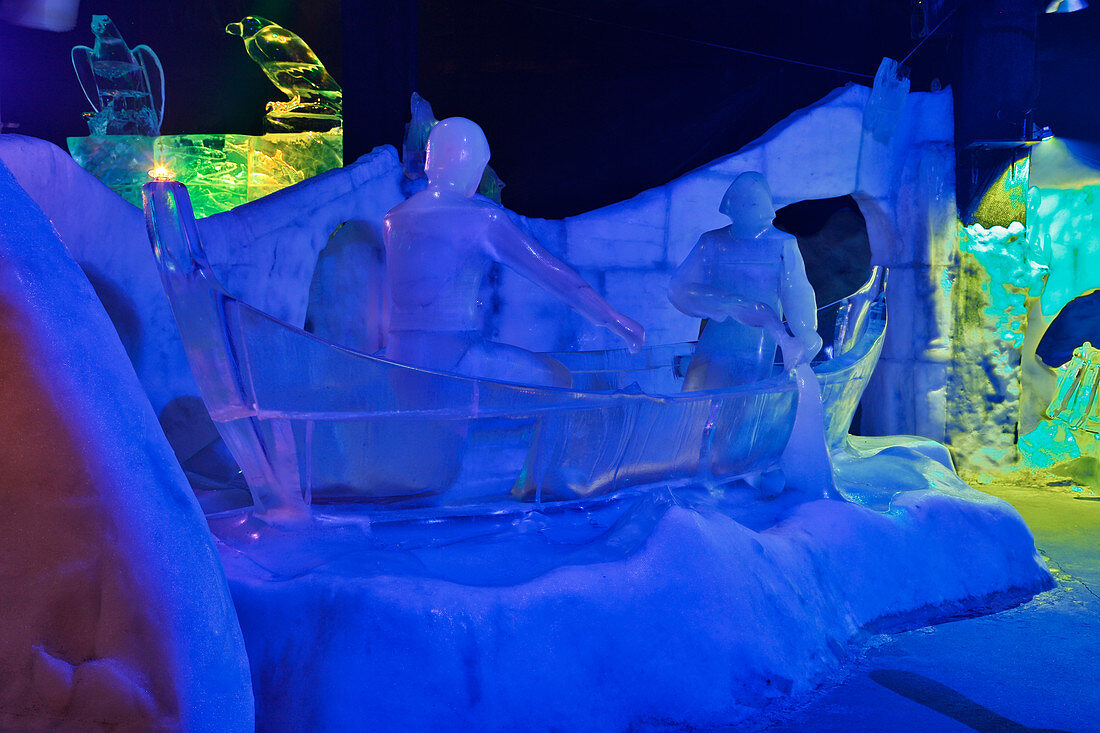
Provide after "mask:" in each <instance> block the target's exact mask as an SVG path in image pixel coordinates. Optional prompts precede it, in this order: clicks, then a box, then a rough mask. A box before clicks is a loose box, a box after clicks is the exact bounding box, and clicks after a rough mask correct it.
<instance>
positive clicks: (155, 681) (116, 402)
mask: <svg viewBox="0 0 1100 733" xmlns="http://www.w3.org/2000/svg"><path fill="white" fill-rule="evenodd" d="M4 137H7V136H4ZM62 178H63V177H62V176H58V177H57V178H56V179H55V183H56V184H61V183H62ZM115 200H116V201H117V197H116V199H115ZM118 203H119V204H120V205H123V204H121V202H120V201H119V202H118ZM85 205H87V204H86V202H85ZM0 212H3V215H2V216H0V261H2V262H3V263H4V265H3V267H0V371H2V372H3V375H4V389H2V390H0V421H2V422H3V423H4V424H5V425H9V426H17V427H16V429H13V430H11V431H8V432H6V433H5V437H4V440H3V441H0V486H2V488H3V492H4V500H5V509H4V512H3V513H2V515H0V537H2V538H3V543H4V548H3V552H0V606H2V607H3V609H4V623H3V624H2V625H0V728H4V729H5V730H28V729H42V730H45V729H55V728H56V727H58V726H60V727H61V728H64V729H72V730H92V729H107V728H109V727H114V726H118V727H119V728H121V729H132V730H159V729H185V730H209V731H214V730H225V731H245V730H252V728H253V721H252V717H253V714H252V694H251V682H250V677H249V668H248V661H247V658H246V653H245V649H244V644H243V641H242V639H241V635H240V629H239V627H238V624H237V618H236V614H235V612H234V609H233V605H232V603H231V600H230V598H229V594H228V591H227V588H226V585H225V576H224V575H223V573H222V569H221V565H220V563H219V562H218V557H217V553H216V551H215V549H214V543H213V542H212V541H211V538H210V535H209V532H208V530H207V526H206V522H205V521H204V519H203V516H202V514H201V512H200V510H199V507H198V504H197V503H196V502H195V499H194V496H193V495H192V493H191V490H190V488H189V487H188V485H187V481H186V479H185V478H184V476H183V473H182V472H181V471H180V469H179V465H178V464H177V463H176V460H175V457H174V456H173V455H172V450H171V448H170V447H169V446H168V443H167V442H166V441H165V439H164V435H163V433H161V431H160V429H159V428H158V426H157V419H156V416H155V415H154V413H153V411H152V409H151V408H150V406H149V401H148V399H146V397H145V395H144V393H143V391H142V388H141V385H140V384H139V383H138V380H137V378H136V376H135V374H134V371H133V368H132V367H131V365H130V362H129V360H128V359H127V357H126V353H125V351H124V350H123V348H122V344H121V343H120V342H119V338H118V336H117V335H116V333H115V329H114V328H113V327H112V324H111V322H110V320H108V318H107V315H106V314H105V313H104V311H103V308H102V306H101V305H100V302H99V300H98V298H97V297H96V294H95V293H94V292H93V291H92V288H91V287H90V285H89V283H88V281H87V279H86V278H85V277H84V275H83V274H82V272H81V270H80V268H79V267H78V266H77V264H76V262H74V261H73V259H72V257H71V256H70V255H69V254H68V253H67V252H66V249H65V246H64V245H63V244H62V242H61V241H60V240H59V239H58V236H57V233H56V230H55V228H54V226H52V225H51V222H50V221H49V220H47V219H46V217H45V216H44V215H43V212H42V210H41V209H40V208H39V207H38V206H36V205H35V203H34V202H33V201H32V199H31V198H30V197H29V196H28V195H27V193H26V192H25V191H24V190H23V189H22V188H21V187H20V186H19V185H18V184H17V183H16V181H15V179H14V177H13V176H12V174H11V172H10V171H9V170H8V168H7V167H6V166H5V165H3V164H0ZM134 213H135V214H136V211H135V212H134ZM139 222H140V220H139Z"/></svg>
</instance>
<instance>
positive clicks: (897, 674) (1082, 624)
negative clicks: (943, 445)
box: [748, 476, 1100, 733]
mask: <svg viewBox="0 0 1100 733" xmlns="http://www.w3.org/2000/svg"><path fill="white" fill-rule="evenodd" d="M973 483H974V485H975V486H978V487H979V488H980V489H982V490H983V491H985V492H987V493H990V494H994V495H995V496H999V497H1001V498H1002V499H1005V500H1007V501H1008V502H1010V503H1011V504H1012V505H1013V506H1015V507H1016V509H1017V510H1019V511H1020V513H1021V514H1022V515H1023V517H1024V519H1025V520H1027V523H1028V525H1029V526H1030V527H1031V530H1032V532H1033V533H1034V535H1035V542H1036V546H1037V547H1038V548H1039V551H1040V553H1041V554H1042V556H1043V558H1044V559H1045V560H1046V562H1047V565H1048V566H1049V567H1050V570H1051V572H1052V573H1053V575H1054V576H1055V579H1056V580H1057V582H1058V586H1057V587H1056V588H1054V589H1053V590H1050V591H1047V592H1045V593H1042V594H1040V595H1038V596H1036V597H1035V598H1034V599H1033V600H1032V601H1031V602H1030V603H1027V604H1025V605H1023V606H1019V607H1017V608H1014V609H1011V610H1008V611H1004V612H1002V613H998V614H994V615H991V616H983V617H980V618H972V619H967V620H964V621H956V622H953V623H948V624H942V625H939V626H934V627H926V628H923V629H918V630H915V631H910V632H907V633H903V634H895V635H883V636H880V637H877V638H875V639H874V640H873V644H872V646H871V648H870V649H868V651H867V652H866V653H865V654H864V655H863V657H862V658H861V659H859V660H857V661H856V662H855V663H854V664H852V665H851V666H850V667H849V668H848V669H847V671H846V673H845V674H846V678H845V679H843V681H841V682H840V683H839V684H836V685H825V686H823V687H822V688H821V689H819V690H818V691H817V692H816V693H813V694H811V696H810V697H809V698H808V700H803V701H802V705H801V706H800V707H797V708H796V709H794V710H789V711H786V713H785V714H784V713H783V712H781V711H775V712H776V714H775V715H772V716H770V721H769V722H760V723H759V724H758V725H757V726H755V727H751V728H749V729H748V730H754V731H767V732H768V733H794V732H795V731H798V732H799V733H831V732H833V731H837V732H839V731H846V732H850V731H946V732H950V731H972V730H978V731H1075V732H1080V733H1083V732H1086V731H1100V685H1098V684H1097V676H1098V673H1100V496H1098V495H1097V494H1098V493H1100V492H1095V491H1092V490H1090V489H1088V488H1083V489H1082V488H1081V487H1074V486H1073V485H1072V484H1069V482H1067V481H1065V480H1064V479H1060V478H1058V477H1034V476H1032V477H1028V476H1019V477H1017V478H1016V480H1015V481H1013V482H1005V481H1000V482H994V483H988V484H987V483H983V482H982V481H981V480H980V479H974V480H973ZM1059 484H1061V485H1059ZM1067 484H1069V485H1067Z"/></svg>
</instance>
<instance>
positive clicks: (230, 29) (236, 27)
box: [225, 23, 244, 38]
mask: <svg viewBox="0 0 1100 733" xmlns="http://www.w3.org/2000/svg"><path fill="white" fill-rule="evenodd" d="M225 32H226V33H228V34H229V35H231V36H240V37H241V38H244V24H243V23H230V24H229V25H227V26H226V27H225Z"/></svg>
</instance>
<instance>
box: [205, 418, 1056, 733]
mask: <svg viewBox="0 0 1100 733" xmlns="http://www.w3.org/2000/svg"><path fill="white" fill-rule="evenodd" d="M857 440H859V443H858V445H859V450H858V451H854V452H853V453H852V457H850V458H846V459H842V460H840V461H839V462H838V486H839V488H840V489H841V491H842V492H844V493H846V495H848V496H849V497H851V498H853V499H856V500H857V501H850V502H845V501H829V500H818V501H810V502H801V503H800V502H798V501H797V500H796V499H795V498H793V497H791V496H789V495H786V494H785V495H781V496H780V497H778V498H776V499H773V500H770V501H760V500H757V499H756V498H754V496H753V495H752V492H751V491H750V490H748V489H740V490H731V491H728V492H726V493H724V494H721V495H711V494H708V493H706V492H702V491H700V490H697V489H692V488H690V487H667V488H656V489H650V490H648V491H640V492H635V493H631V494H620V495H618V496H616V497H613V498H611V499H606V500H603V501H597V502H591V503H589V504H586V505H546V506H544V507H543V510H542V511H540V512H527V513H523V512H516V511H515V510H514V509H513V510H507V509H505V508H504V507H500V508H499V510H500V511H499V512H498V513H496V514H486V515H483V516H481V517H479V518H476V519H470V518H461V517H452V518H449V519H439V518H436V519H433V520H424V519H416V518H403V517H402V516H401V515H399V514H394V515H393V517H392V518H390V519H389V520H386V519H382V520H378V519H375V521H374V523H373V525H372V526H371V527H370V528H369V529H368V528H367V527H366V525H365V521H364V520H363V518H362V517H363V516H364V515H362V514H357V513H356V512H355V511H354V510H352V509H347V508H345V509H341V510H330V511H325V510H324V509H319V511H318V520H317V521H318V524H319V528H323V529H324V532H323V533H321V532H318V533H316V534H314V535H313V536H312V537H311V538H309V537H307V539H306V541H305V542H302V541H301V540H302V537H301V536H300V535H297V536H293V537H291V536H288V535H280V534H278V533H277V531H276V530H273V529H270V528H263V527H261V526H260V525H258V524H256V523H253V522H250V521H248V520H246V519H243V518H242V516H241V515H235V516H223V517H220V518H217V517H216V518H214V519H213V520H212V528H213V530H214V532H215V534H216V535H217V536H218V537H219V547H220V549H221V552H222V558H223V561H224V563H225V567H226V572H227V575H228V577H229V582H230V588H231V592H232V595H233V599H234V602H235V605H236V607H237V611H238V615H239V618H240V622H241V628H242V631H243V633H244V636H245V642H246V646H247V648H248V655H249V661H250V664H251V666H252V672H253V674H252V676H253V685H254V691H255V695H256V701H257V723H258V725H259V727H261V728H262V729H264V730H361V729H364V726H366V727H369V728H370V729H372V730H379V731H383V730H394V731H397V730H400V731H414V730H577V731H580V730H586V731H588V730H625V729H628V728H630V727H631V726H633V728H632V729H634V730H661V729H666V728H677V729H679V728H678V727H695V728H700V729H709V728H712V727H715V726H721V725H729V724H732V723H737V722H739V721H745V720H747V719H749V718H752V717H754V716H756V715H757V714H758V713H759V712H760V711H761V710H766V709H767V708H768V707H769V703H770V702H775V701H778V700H784V701H789V700H790V699H791V698H795V699H797V698H798V697H799V696H801V695H804V694H805V693H807V692H808V691H810V690H811V689H813V688H814V686H815V685H817V684H818V683H820V682H821V681H822V680H823V679H825V678H826V676H827V675H829V674H830V673H832V672H834V671H835V670H836V669H837V668H838V666H839V665H840V664H841V663H842V662H843V660H844V659H845V658H846V657H847V656H848V654H849V652H850V650H851V649H852V645H853V644H856V645H858V644H859V643H860V642H861V641H863V640H865V639H866V638H867V636H868V634H869V633H877V632H880V631H883V630H893V629H898V628H912V627H916V626H922V625H925V624H927V623H929V622H932V621H937V620H945V619H948V618H952V617H957V616H959V615H965V614H968V613H974V612H980V611H988V610H990V609H996V608H1000V607H1006V606H1010V605H1012V604H1014V603H1018V602H1021V601H1024V600H1027V599H1028V598H1030V597H1031V596H1032V595H1033V594H1034V593H1036V592H1039V591H1042V590H1044V589H1046V588H1048V587H1049V586H1050V585H1051V579H1050V576H1049V574H1048V573H1047V570H1046V568H1045V566H1044V565H1043V563H1042V561H1041V560H1040V558H1039V556H1038V554H1037V553H1036V551H1035V546H1034V543H1033V540H1032V537H1031V534H1030V532H1029V531H1028V529H1027V527H1026V525H1025V524H1024V522H1023V520H1022V519H1021V517H1020V515H1019V514H1018V513H1017V512H1016V510H1015V509H1013V508H1012V507H1011V506H1009V505H1008V504H1007V503H1005V502H1004V501H1002V500H1000V499H996V498H993V497H990V496H987V495H985V494H982V493H980V492H977V491H975V490H973V489H971V488H969V487H968V486H967V485H966V484H964V483H963V482H962V481H961V480H960V479H959V478H958V477H957V476H956V475H955V474H954V472H953V471H952V470H950V468H948V467H947V466H946V465H944V463H943V462H942V461H943V460H944V456H945V455H946V453H945V452H943V451H942V449H940V448H938V447H937V446H936V445H935V444H933V443H930V442H928V441H921V440H917V439H909V440H906V439H894V440H884V439H866V440H864V439H857ZM856 453H858V454H859V456H858V457H857V456H856ZM287 540H292V541H293V543H297V546H296V547H292V543H290V542H288V541H287Z"/></svg>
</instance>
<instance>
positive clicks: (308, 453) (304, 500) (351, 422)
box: [145, 182, 886, 513]
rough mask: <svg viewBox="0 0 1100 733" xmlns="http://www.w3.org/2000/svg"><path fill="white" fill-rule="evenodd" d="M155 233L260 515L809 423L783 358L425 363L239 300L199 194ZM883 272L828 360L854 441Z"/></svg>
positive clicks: (709, 464) (842, 427) (654, 473)
mask: <svg viewBox="0 0 1100 733" xmlns="http://www.w3.org/2000/svg"><path fill="white" fill-rule="evenodd" d="M145 210H146V218H147V222H148V226H149V232H150V237H151V239H152V241H153V248H154V252H155V255H156V259H157V263H158V266H159V268H160V273H161V276H162V279H163V282H164V287H165V290H166V292H167V294H168V298H169V300H170V301H171V305H172V310H173V312H174V314H175V317H176V322H177V324H178V326H179V330H180V335H181V337H182V340H183V344H184V347H185V350H186V353H187V357H188V360H189V362H190V365H191V369H192V371H193V372H194V375H195V379H196V381H197V383H198V386H199V389H200V392H201V395H202V398H203V400H204V401H205V403H206V405H207V408H208V410H209V412H210V415H211V417H212V418H213V420H214V422H215V424H216V425H217V428H218V431H219V432H220V434H221V436H222V438H223V439H224V441H225V443H226V444H227V445H228V447H229V450H230V452H231V453H232V455H233V457H234V458H235V459H236V461H237V463H238V464H239V465H240V468H241V471H242V473H243V475H244V478H245V480H246V481H247V484H248V486H249V489H250V490H251V493H252V497H253V502H254V504H255V506H256V508H257V510H258V511H263V512H274V513H278V512H295V511H300V510H301V509H302V508H304V507H306V506H308V504H309V502H310V501H311V500H312V501H315V502H331V501H355V502H370V503H376V504H377V505H379V506H386V507H391V508H396V507H441V506H455V505H469V504H481V503H490V502H499V501H515V500H524V499H533V500H536V501H537V500H548V499H571V498H578V497H591V496H597V495H601V494H607V493H610V492H613V491H617V490H619V489H624V488H628V487H638V486H644V485H646V484H650V483H654V482H658V481H660V482H669V481H675V480H688V481H700V482H702V483H705V484H708V485H718V484H722V483H726V482H732V481H734V480H736V479H738V478H740V477H745V476H749V475H753V474H757V475H759V474H765V473H767V472H769V471H772V470H774V469H775V468H776V467H777V466H778V464H779V460H780V458H781V456H782V453H783V451H784V448H785V447H786V444H787V441H788V438H789V437H790V434H791V429H792V426H793V423H794V418H795V408H796V402H797V392H796V388H795V383H794V380H793V379H792V377H791V376H790V375H789V374H787V373H782V370H777V371H779V372H780V373H777V374H776V375H775V376H773V377H772V378H770V379H767V380H765V381H762V382H758V383H754V384H750V385H744V386H738V387H732V388H727V389H719V390H709V391H698V392H683V393H682V392H680V388H681V385H682V383H683V378H684V374H685V373H686V369H687V365H688V363H689V361H690V359H691V356H692V351H693V349H694V344H693V343H682V344H671V345H660V346H652V347H648V348H645V349H643V350H642V351H641V352H640V353H638V354H635V355H631V354H630V353H629V352H627V351H626V350H611V351H599V352H568V353H556V354H553V356H554V357H555V358H557V359H559V360H560V361H562V362H563V363H564V364H565V365H566V366H567V367H569V369H570V370H571V371H572V372H573V374H574V380H575V381H574V386H573V388H571V389H558V388H550V387H536V386H530V385H522V384H510V383H503V382H496V381H492V380H486V379H474V378H469V377H463V376H456V375H453V374H445V373H437V372H431V371H426V370H422V369H416V368H412V367H409V366H406V365H402V364H399V363H394V362H392V361H387V360H386V359H384V358H379V357H377V356H372V355H369V354H364V353H359V352H355V351H351V350H348V349H345V348H342V347H340V346H338V345H336V344H333V343H330V342H328V341H325V340H323V339H320V338H317V337H314V336H313V335H311V334H309V333H306V332H305V331H302V330H300V329H298V328H295V327H293V326H290V325H288V324H286V323H283V322H281V321H279V320H277V319H275V318H272V317H271V316H269V315H267V314H265V313H262V312H260V311H258V310H256V309H255V308H252V307H250V306H249V305H247V304H246V303H242V302H240V301H238V300H236V299H235V298H233V297H232V296H230V295H229V294H228V293H227V292H226V291H225V289H224V288H223V287H222V286H221V285H220V284H219V283H218V281H217V279H216V278H215V276H214V273H213V271H212V270H211V268H210V265H209V262H208V261H207V259H206V256H205V253H204V251H203V247H202V244H201V242H200V241H199V238H198V233H197V228H196V226H195V220H194V216H193V213H192V209H191V205H190V200H189V198H188V195H187V189H186V188H185V187H184V186H183V185H181V184H179V183H172V182H154V183H149V184H146V186H145ZM884 284H885V271H884V270H883V269H881V268H875V269H874V270H873V272H872V276H871V278H870V280H869V281H868V282H867V283H866V285H864V286H863V288H861V289H860V290H859V291H858V292H857V293H855V294H854V295H852V296H850V297H849V298H847V299H845V300H844V301H842V302H841V303H840V304H839V305H838V312H837V314H836V323H837V327H836V337H835V340H834V343H833V347H832V349H831V352H832V353H831V358H828V359H826V360H824V361H822V362H820V363H818V364H816V365H815V366H814V371H815V373H816V374H817V376H818V379H819V380H820V384H821V391H822V397H823V400H824V403H825V415H826V417H825V432H826V441H827V443H828V445H829V447H830V449H831V450H837V449H839V448H840V447H841V446H842V444H843V442H844V440H845V438H846V436H847V434H848V429H849V427H850V424H851V420H852V416H853V414H854V412H855V409H856V406H857V404H858V403H859V399H860V397H861V395H862V394H863V390H864V387H865V386H866V382H867V380H868V378H869V377H870V375H871V373H872V371H873V370H874V367H875V364H876V362H877V360H878V357H879V353H880V351H881V349H882V343H883V338H884V334H885V329H886V308H885V300H884Z"/></svg>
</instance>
